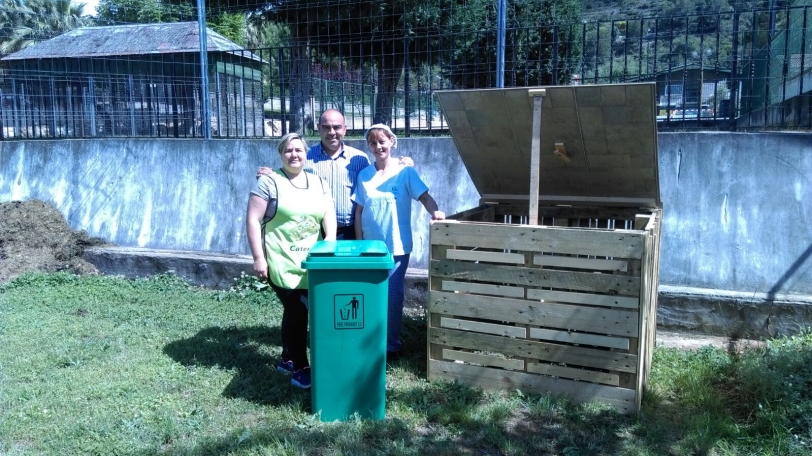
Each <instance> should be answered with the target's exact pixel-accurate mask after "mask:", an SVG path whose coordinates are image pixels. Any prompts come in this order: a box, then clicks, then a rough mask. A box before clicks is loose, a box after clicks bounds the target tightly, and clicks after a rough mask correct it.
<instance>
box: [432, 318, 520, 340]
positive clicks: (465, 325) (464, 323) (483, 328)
mask: <svg viewBox="0 0 812 456" xmlns="http://www.w3.org/2000/svg"><path fill="white" fill-rule="evenodd" d="M440 326H441V327H443V328H451V329H459V330H461V331H474V332H480V333H486V334H496V335H497V336H508V337H520V338H522V339H524V338H525V337H527V330H526V329H525V328H517V327H515V326H506V325H497V324H493V323H483V322H481V321H470V320H460V319H458V318H441V319H440Z"/></svg>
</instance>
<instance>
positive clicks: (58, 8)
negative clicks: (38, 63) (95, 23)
mask: <svg viewBox="0 0 812 456" xmlns="http://www.w3.org/2000/svg"><path fill="white" fill-rule="evenodd" d="M83 13H84V5H83V4H78V5H74V4H71V2H70V0H4V1H3V3H2V5H0V24H2V25H0V54H10V53H12V52H17V51H19V50H21V49H24V48H26V47H28V46H31V45H32V44H35V43H38V42H40V41H44V40H47V39H49V38H53V37H55V36H57V35H61V34H63V33H65V32H68V31H70V30H73V29H75V28H78V27H83V26H85V25H87V24H88V23H89V22H90V20H89V19H88V18H86V17H82V14H83Z"/></svg>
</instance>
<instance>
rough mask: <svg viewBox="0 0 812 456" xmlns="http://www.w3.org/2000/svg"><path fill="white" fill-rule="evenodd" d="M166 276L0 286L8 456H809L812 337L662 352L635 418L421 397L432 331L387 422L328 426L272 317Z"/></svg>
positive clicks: (249, 287)
mask: <svg viewBox="0 0 812 456" xmlns="http://www.w3.org/2000/svg"><path fill="white" fill-rule="evenodd" d="M260 288H261V287H259V286H257V283H256V282H254V281H253V280H251V279H248V278H244V279H241V280H239V281H237V282H236V283H235V286H234V287H233V288H232V290H230V291H228V292H222V291H221V292H217V291H211V290H203V289H198V288H193V287H191V286H189V285H187V284H186V283H184V282H182V281H180V280H179V279H176V278H174V277H172V276H166V275H164V276H157V277H153V278H149V279H141V280H125V279H121V278H114V277H105V276H85V277H78V276H72V275H68V274H63V273H57V274H29V275H24V276H21V277H19V278H17V279H16V280H14V281H12V282H9V283H6V284H2V285H0V454H2V455H29V454H45V455H67V454H98V455H116V454H121V455H153V454H177V455H183V454H188V455H201V454H234V455H298V454H308V455H309V454H317V455H365V454H386V455H389V454H395V455H398V454H402V455H423V454H432V455H456V454H469V455H502V454H505V455H525V454H526V455H542V454H556V455H558V454H566V455H578V454H581V455H594V454H605V455H623V454H626V455H671V454H673V455H692V454H697V455H706V454H713V455H750V454H751V455H810V454H812V431H810V429H811V428H812V333H810V332H807V333H805V334H802V335H799V336H795V337H793V338H786V339H777V340H773V341H769V342H768V344H767V346H766V348H761V349H751V350H747V351H745V352H744V353H728V352H726V351H724V350H721V349H714V348H710V347H707V348H703V349H700V350H696V351H690V352H685V351H679V350H676V349H664V348H657V349H656V350H655V353H654V362H653V367H652V374H651V379H650V384H649V389H648V391H647V394H646V396H645V398H644V401H643V409H642V411H641V413H640V414H638V415H620V414H618V413H615V412H614V411H613V410H611V409H609V408H607V407H604V406H601V405H599V404H588V405H575V404H571V403H569V402H567V401H565V400H562V399H559V398H555V397H550V396H535V395H527V394H523V393H522V392H521V391H503V392H485V391H481V390H478V389H474V388H468V387H466V386H462V385H459V384H454V383H442V382H431V383H429V382H427V381H426V363H425V349H426V342H425V320H424V319H423V317H421V316H417V317H410V318H406V319H405V323H404V324H405V327H404V339H405V340H404V342H405V345H406V347H405V348H406V350H407V351H408V353H410V354H411V355H410V356H408V357H406V358H403V359H401V360H399V361H398V362H396V363H395V365H394V366H391V367H389V368H388V369H387V386H388V388H389V391H388V392H387V404H386V419H385V420H383V421H377V422H373V421H363V420H350V421H348V422H342V423H339V422H333V423H321V422H319V420H318V419H317V417H315V416H314V415H313V414H312V413H311V410H310V393H309V392H306V391H301V390H298V389H296V388H293V387H291V386H290V384H289V377H286V376H283V375H282V374H279V373H277V372H276V371H275V369H274V365H275V362H276V360H277V357H278V355H279V352H280V333H279V321H280V318H281V306H280V305H279V304H278V302H277V301H276V299H275V297H274V295H273V293H272V292H269V291H268V290H267V289H260Z"/></svg>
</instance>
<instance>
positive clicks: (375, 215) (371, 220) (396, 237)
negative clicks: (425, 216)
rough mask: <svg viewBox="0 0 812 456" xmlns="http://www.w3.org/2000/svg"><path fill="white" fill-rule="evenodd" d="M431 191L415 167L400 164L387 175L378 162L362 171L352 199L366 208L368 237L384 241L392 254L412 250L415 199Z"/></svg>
mask: <svg viewBox="0 0 812 456" xmlns="http://www.w3.org/2000/svg"><path fill="white" fill-rule="evenodd" d="M427 191H429V188H428V187H427V186H426V184H424V183H423V181H422V180H421V179H420V176H418V175H417V172H416V171H415V170H414V168H412V167H411V166H403V165H398V166H397V167H395V168H392V170H390V171H387V173H386V174H384V175H379V174H378V173H377V170H376V169H375V165H374V164H373V165H370V166H368V167H366V168H364V169H363V170H361V172H360V173H358V182H357V183H356V186H355V191H354V192H353V195H352V199H353V201H355V202H356V203H357V204H359V205H361V206H363V207H364V212H363V213H362V216H361V229H362V230H363V231H364V239H369V240H380V241H384V242H385V243H386V247H387V248H388V249H389V252H391V253H392V255H406V254H407V253H411V252H412V224H411V222H412V200H417V199H418V198H420V195H422V194H423V193H426V192H427ZM355 223H358V220H356V221H355Z"/></svg>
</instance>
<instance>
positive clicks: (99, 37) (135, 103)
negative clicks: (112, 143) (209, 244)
mask: <svg viewBox="0 0 812 456" xmlns="http://www.w3.org/2000/svg"><path fill="white" fill-rule="evenodd" d="M207 46H208V54H207V56H208V57H207V60H208V64H209V65H208V68H209V74H208V76H209V78H208V79H209V88H208V91H207V94H208V96H209V100H210V103H209V104H210V111H211V119H210V121H211V128H212V135H213V136H234V135H239V136H262V135H263V110H262V104H263V96H262V77H261V74H262V71H261V64H262V60H261V59H260V58H259V57H257V56H256V55H255V54H253V53H251V52H248V51H246V50H245V49H243V48H242V47H241V46H239V45H238V44H236V43H234V42H232V41H230V40H228V39H226V38H225V37H223V36H222V35H220V34H219V33H217V32H214V31H212V30H208V31H207ZM0 65H2V70H3V80H2V87H0V90H2V111H0V122H2V126H3V128H2V129H0V133H2V134H3V136H4V137H15V138H40V137H42V138H53V137H75V138H81V137H111V136H165V137H199V136H202V126H201V123H202V122H201V120H202V109H201V98H200V97H201V93H202V92H201V90H200V80H201V78H200V41H199V33H198V25H197V23H196V22H176V23H160V24H136V25H121V26H107V27H84V28H79V29H76V30H72V31H70V32H68V33H65V34H62V35H60V36H57V37H55V38H52V39H50V40H47V41H43V42H41V43H38V44H36V45H34V46H31V47H28V48H26V49H23V50H21V51H19V52H16V53H13V54H10V55H7V56H5V57H3V58H2V59H0Z"/></svg>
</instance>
